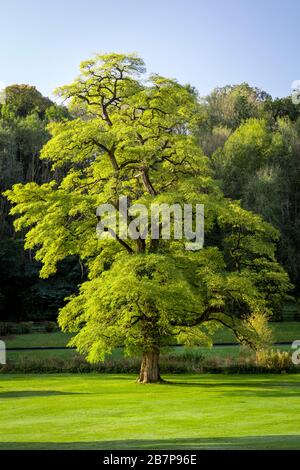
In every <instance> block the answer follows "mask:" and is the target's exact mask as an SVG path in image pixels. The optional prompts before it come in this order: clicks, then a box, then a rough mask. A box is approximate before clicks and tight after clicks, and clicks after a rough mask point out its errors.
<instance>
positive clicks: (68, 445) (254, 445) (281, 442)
mask: <svg viewBox="0 0 300 470" xmlns="http://www.w3.org/2000/svg"><path fill="white" fill-rule="evenodd" d="M10 449H11V450H44V449H46V450H76V449H80V450H108V451H110V450H117V449H119V450H138V449H147V450H150V449H152V450H173V449H180V450H183V449H186V450H188V449H191V450H196V449H215V450H222V449H236V450H237V449H244V450H246V449H263V450H268V449H273V450H274V449H294V450H296V449H297V450H300V435H279V436H243V437H215V438H189V439H185V438H182V439H160V440H154V439H153V440H146V439H145V440H142V439H137V440H119V441H94V442H64V443H59V442H0V450H10Z"/></svg>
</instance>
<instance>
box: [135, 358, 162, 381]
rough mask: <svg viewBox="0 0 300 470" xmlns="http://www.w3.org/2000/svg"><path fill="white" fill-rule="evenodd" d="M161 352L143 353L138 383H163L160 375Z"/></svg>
mask: <svg viewBox="0 0 300 470" xmlns="http://www.w3.org/2000/svg"><path fill="white" fill-rule="evenodd" d="M158 361H159V351H146V352H144V353H143V357H142V363H141V369H140V375H139V379H138V382H139V383H141V384H147V383H157V382H163V380H162V379H161V377H160V375H159V365H158Z"/></svg>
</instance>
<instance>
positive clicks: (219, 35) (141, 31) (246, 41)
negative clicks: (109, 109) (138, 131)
mask: <svg viewBox="0 0 300 470" xmlns="http://www.w3.org/2000/svg"><path fill="white" fill-rule="evenodd" d="M0 20H1V24H0V40H1V42H0V44H1V46H0V81H1V82H4V83H5V84H6V85H8V84H12V83H29V84H32V85H36V86H37V88H38V89H39V90H40V91H41V92H42V93H44V94H46V95H49V96H51V92H52V90H53V89H54V88H55V87H57V86H59V85H64V84H67V83H70V82H71V81H72V80H73V78H75V76H76V75H77V73H78V64H79V63H80V62H81V61H82V60H85V59H88V58H89V57H90V56H92V55H93V53H94V52H112V51H116V52H137V53H138V54H139V55H140V56H141V57H142V58H143V59H144V60H145V62H146V65H147V69H148V71H149V72H154V73H159V74H161V75H165V76H168V77H172V78H177V79H178V80H179V81H180V82H181V83H191V84H192V85H194V86H196V87H197V89H198V90H199V92H200V94H201V95H205V94H208V93H209V92H210V91H211V90H212V89H213V88H214V87H216V86H223V85H226V84H234V83H240V82H243V81H247V82H248V83H249V84H250V85H253V86H258V87H261V88H263V89H264V90H266V91H268V92H269V93H271V94H272V95H273V96H274V97H275V96H286V95H288V94H290V91H291V90H290V87H291V82H292V81H293V80H297V79H300V58H299V45H300V25H299V22H300V0H260V1H259V0H106V1H104V0H5V1H4V0H0Z"/></svg>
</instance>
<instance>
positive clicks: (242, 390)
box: [164, 377, 300, 398]
mask: <svg viewBox="0 0 300 470" xmlns="http://www.w3.org/2000/svg"><path fill="white" fill-rule="evenodd" d="M164 384H165V385H171V386H175V387H176V386H181V387H198V388H199V389H205V390H207V389H212V390H217V389H220V390H219V392H220V394H222V395H224V396H225V395H227V396H231V397H241V396H255V397H262V398H263V397H278V398H280V397H300V377H299V382H298V383H297V382H293V381H285V382H274V381H272V382H271V381H270V382H268V381H261V380H244V381H240V380H237V381H236V382H232V381H231V382H219V381H216V382H210V383H205V382H175V381H174V382H171V381H170V382H169V381H165V382H164Z"/></svg>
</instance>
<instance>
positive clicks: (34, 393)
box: [0, 390, 86, 400]
mask: <svg viewBox="0 0 300 470" xmlns="http://www.w3.org/2000/svg"><path fill="white" fill-rule="evenodd" d="M60 395H86V393H80V392H79V393H76V392H58V391H56V390H20V391H15V392H0V400H1V398H5V399H7V398H27V397H28V398H29V397H30V398H31V397H53V396H60Z"/></svg>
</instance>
